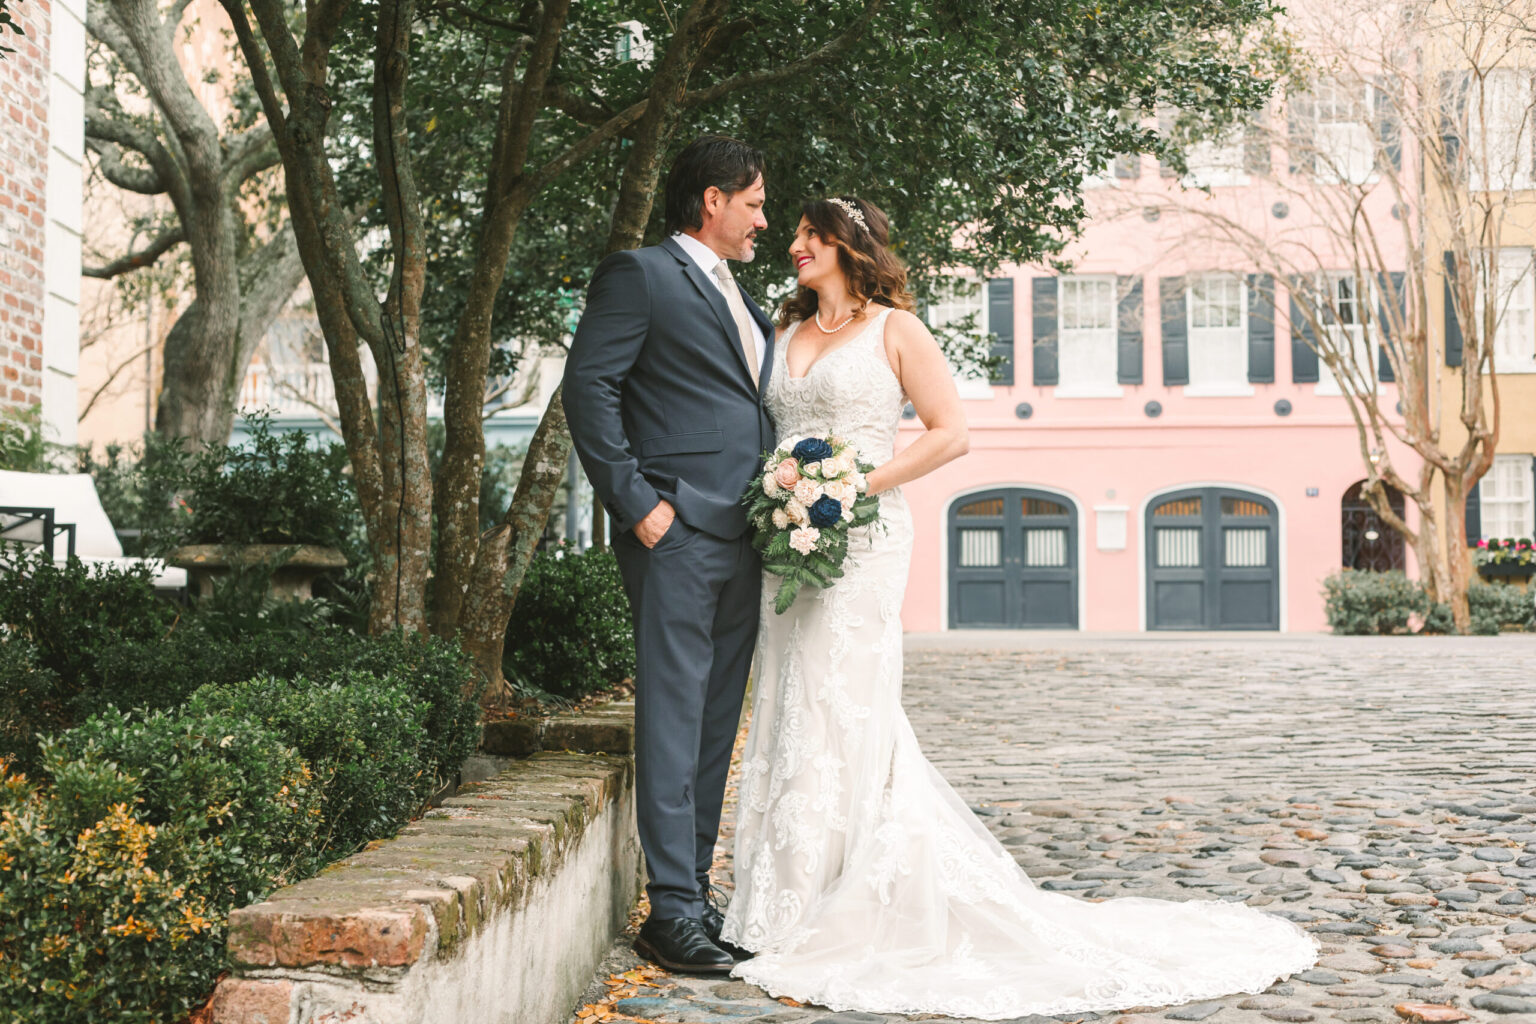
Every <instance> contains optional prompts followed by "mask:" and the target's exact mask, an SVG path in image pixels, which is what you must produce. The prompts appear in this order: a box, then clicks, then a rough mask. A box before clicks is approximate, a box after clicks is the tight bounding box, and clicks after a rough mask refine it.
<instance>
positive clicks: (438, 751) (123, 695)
mask: <svg viewBox="0 0 1536 1024" xmlns="http://www.w3.org/2000/svg"><path fill="white" fill-rule="evenodd" d="M338 673H365V674H368V675H372V676H375V677H377V678H378V679H380V680H382V681H384V682H392V683H398V684H399V685H401V686H403V687H404V688H405V690H406V692H407V693H409V694H410V696H411V699H412V700H413V701H417V702H422V703H425V704H426V705H427V710H426V716H425V719H424V722H423V724H424V726H425V728H426V733H427V734H426V737H425V739H424V740H423V742H422V745H421V757H422V760H423V762H424V763H425V765H426V768H427V771H428V772H429V773H430V774H431V775H432V776H433V777H435V778H436V779H438V780H439V781H442V780H447V779H451V778H452V777H453V775H454V773H455V772H457V771H458V770H459V768H460V766H461V765H463V763H464V761H465V759H467V758H468V757H469V755H470V754H472V753H474V752H475V748H476V746H477V745H478V744H479V741H480V705H479V689H478V688H477V687H474V686H472V681H473V680H474V679H475V678H476V674H475V672H474V669H473V666H472V665H471V663H470V661H469V659H468V658H467V657H466V656H465V655H464V653H463V652H462V651H461V650H460V649H459V646H458V644H456V643H454V642H452V641H443V640H438V639H433V638H425V637H421V636H417V635H415V634H410V633H403V632H397V633H392V634H387V635H385V636H379V637H370V636H358V635H357V634H355V633H349V632H347V631H346V630H342V629H337V628H334V627H332V628H325V629H317V630H313V631H294V632H285V631H274V632H270V633H253V634H250V635H246V636H240V637H233V638H230V637H214V636H209V635H207V634H205V633H203V632H201V631H200V630H199V628H198V626H197V623H196V622H195V621H194V622H192V623H190V624H184V625H183V626H182V628H180V629H178V630H176V631H175V632H173V633H172V634H171V635H170V636H169V637H167V638H166V639H165V640H162V641H157V642H153V643H132V644H121V645H118V646H116V647H114V648H112V649H111V650H108V651H105V652H103V654H102V655H101V657H100V659H99V661H98V671H97V677H98V679H99V685H98V686H97V687H96V688H95V689H94V690H93V691H92V692H91V693H90V695H89V696H90V697H92V698H93V699H94V700H95V707H97V708H99V707H107V706H116V707H120V708H132V707H146V708H174V707H177V706H179V705H180V704H182V703H183V702H184V701H186V700H187V699H188V698H189V697H190V696H191V695H192V694H193V692H194V691H196V690H197V689H198V688H199V687H202V686H204V685H205V684H214V685H230V684H234V683H239V682H243V681H245V680H247V679H254V678H257V677H258V676H275V677H277V678H279V679H296V678H298V677H300V676H303V677H305V678H308V679H313V680H330V679H331V678H333V677H334V676H336V675H337V674H338Z"/></svg>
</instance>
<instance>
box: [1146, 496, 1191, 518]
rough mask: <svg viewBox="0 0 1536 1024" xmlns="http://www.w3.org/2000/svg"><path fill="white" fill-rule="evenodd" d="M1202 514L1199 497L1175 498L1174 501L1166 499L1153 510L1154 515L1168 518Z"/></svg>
mask: <svg viewBox="0 0 1536 1024" xmlns="http://www.w3.org/2000/svg"><path fill="white" fill-rule="evenodd" d="M1199 514H1200V499H1199V498H1175V499H1174V500H1173V501H1165V502H1163V503H1162V504H1161V505H1159V506H1157V508H1156V509H1155V510H1154V511H1153V513H1152V515H1153V516H1154V517H1163V518H1168V517H1171V516H1198V515H1199Z"/></svg>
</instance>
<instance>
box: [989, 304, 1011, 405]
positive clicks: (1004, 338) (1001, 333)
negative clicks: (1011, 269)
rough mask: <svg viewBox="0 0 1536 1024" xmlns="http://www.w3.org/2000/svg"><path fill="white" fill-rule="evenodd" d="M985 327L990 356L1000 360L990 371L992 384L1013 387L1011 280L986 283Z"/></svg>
mask: <svg viewBox="0 0 1536 1024" xmlns="http://www.w3.org/2000/svg"><path fill="white" fill-rule="evenodd" d="M987 326H988V327H989V328H991V330H992V336H993V338H992V354H993V355H994V356H996V357H997V358H999V359H1000V360H1002V361H1001V362H1000V363H998V364H997V369H995V370H993V371H992V383H993V384H1001V385H1003V386H1005V387H1012V386H1013V278H1011V277H994V278H993V279H992V280H990V281H988V282H987Z"/></svg>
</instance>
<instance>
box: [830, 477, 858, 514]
mask: <svg viewBox="0 0 1536 1024" xmlns="http://www.w3.org/2000/svg"><path fill="white" fill-rule="evenodd" d="M822 490H824V491H826V493H827V497H829V498H834V499H836V500H837V501H839V502H841V503H842V506H843V507H844V508H848V507H849V506H851V505H852V504H853V502H854V499H855V498H857V497H858V495H859V492H858V491H856V490H854V487H853V484H851V483H849V482H848V481H847V480H834V481H832V482H831V483H829V484H827V485H826V486H825V487H823V488H822Z"/></svg>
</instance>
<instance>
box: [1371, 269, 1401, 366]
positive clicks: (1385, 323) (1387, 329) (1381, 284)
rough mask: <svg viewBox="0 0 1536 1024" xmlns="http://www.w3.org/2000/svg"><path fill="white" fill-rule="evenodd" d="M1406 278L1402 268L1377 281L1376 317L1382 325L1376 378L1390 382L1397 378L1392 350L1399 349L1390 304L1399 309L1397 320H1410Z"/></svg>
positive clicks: (1384, 275)
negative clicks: (1393, 365) (1393, 330)
mask: <svg viewBox="0 0 1536 1024" xmlns="http://www.w3.org/2000/svg"><path fill="white" fill-rule="evenodd" d="M1406 280H1407V279H1406V278H1405V276H1404V275H1403V272H1402V271H1401V270H1394V271H1392V272H1391V273H1389V274H1381V275H1379V278H1378V280H1377V282H1376V287H1377V290H1378V291H1379V292H1380V295H1379V300H1380V301H1379V302H1378V303H1377V306H1376V309H1377V313H1376V319H1377V321H1378V322H1379V323H1380V325H1381V348H1380V349H1378V350H1377V353H1376V379H1377V380H1379V381H1383V382H1385V383H1388V384H1390V383H1391V382H1393V381H1395V380H1397V374H1396V373H1394V372H1393V371H1392V355H1391V353H1392V352H1395V351H1397V338H1396V337H1394V336H1393V334H1392V324H1393V314H1392V309H1390V308H1389V304H1390V305H1391V306H1392V307H1395V309H1396V311H1397V315H1396V322H1398V323H1402V324H1406V323H1407V321H1408V298H1407V296H1405V295H1404V294H1403V289H1404V288H1405V287H1406V283H1405V282H1406Z"/></svg>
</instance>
